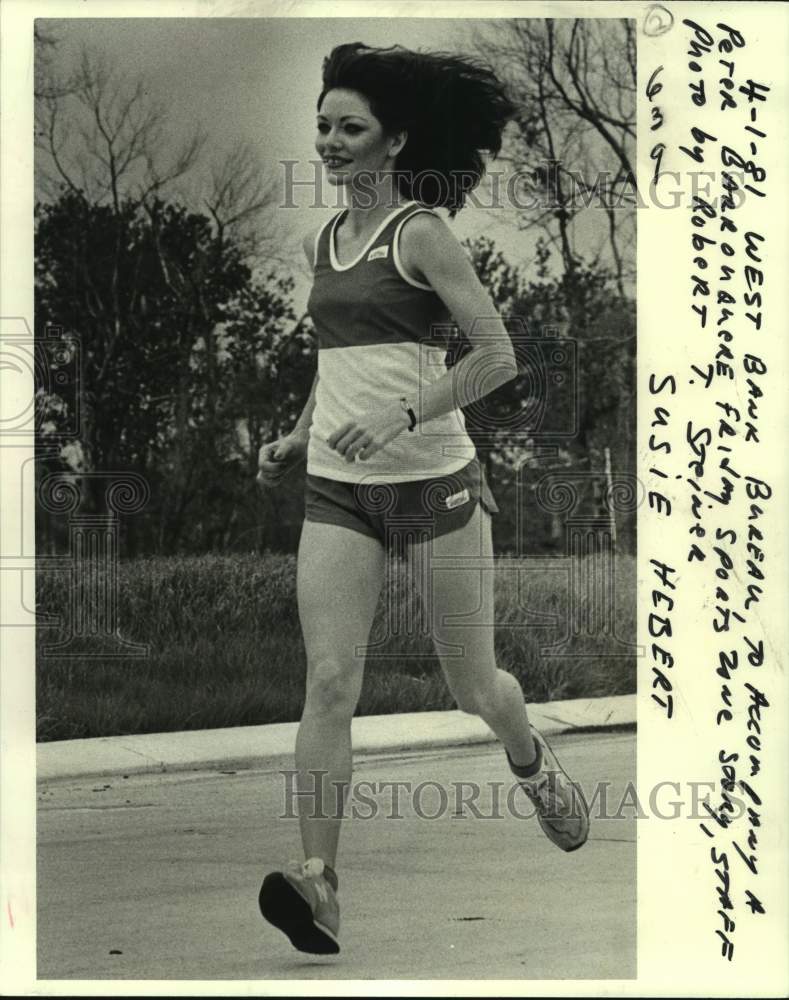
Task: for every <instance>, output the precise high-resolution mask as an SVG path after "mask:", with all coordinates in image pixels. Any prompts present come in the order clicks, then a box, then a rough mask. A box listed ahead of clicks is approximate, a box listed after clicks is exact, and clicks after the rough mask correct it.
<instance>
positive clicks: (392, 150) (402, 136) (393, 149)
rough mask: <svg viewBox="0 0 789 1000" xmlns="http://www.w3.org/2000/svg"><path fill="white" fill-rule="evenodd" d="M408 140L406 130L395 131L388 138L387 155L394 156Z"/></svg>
mask: <svg viewBox="0 0 789 1000" xmlns="http://www.w3.org/2000/svg"><path fill="white" fill-rule="evenodd" d="M407 141H408V132H406V131H405V129H403V131H401V132H395V134H394V135H393V136H392V137H391V138H390V140H389V155H390V156H391V157H395V156H397V155H398V153H400V152H402V150H403V147H404V146H405V144H406V142H407Z"/></svg>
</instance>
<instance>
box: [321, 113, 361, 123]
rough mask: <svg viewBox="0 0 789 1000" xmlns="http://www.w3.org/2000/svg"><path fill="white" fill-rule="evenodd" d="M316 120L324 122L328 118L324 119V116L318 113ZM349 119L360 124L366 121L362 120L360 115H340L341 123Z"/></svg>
mask: <svg viewBox="0 0 789 1000" xmlns="http://www.w3.org/2000/svg"><path fill="white" fill-rule="evenodd" d="M318 118H322V119H323V120H324V121H328V118H327V117H326V115H324V114H322V113H320V112H319V113H318ZM349 118H358V119H359V121H362V122H364V121H367V119H366V118H364V117H363V116H362V115H340V121H341V122H344V121H347V120H348V119H349Z"/></svg>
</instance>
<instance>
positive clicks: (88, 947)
mask: <svg viewBox="0 0 789 1000" xmlns="http://www.w3.org/2000/svg"><path fill="white" fill-rule="evenodd" d="M551 742H552V744H553V746H554V748H555V749H556V750H557V753H558V754H559V756H560V759H561V760H562V763H563V764H564V765H565V767H566V768H567V770H568V771H569V772H570V773H571V774H572V775H573V776H574V777H575V778H576V779H577V780H580V781H581V783H582V785H583V786H584V790H585V792H586V793H587V797H588V798H591V797H592V794H593V786H594V783H595V781H605V782H608V783H610V787H609V791H608V801H609V803H610V802H611V801H613V800H615V799H616V797H617V796H620V795H621V794H622V792H623V790H624V787H625V785H626V784H627V782H629V781H635V735H634V734H633V733H608V734H598V735H594V734H592V735H575V736H568V737H555V738H554V739H553V740H552V741H551ZM354 779H355V781H356V782H372V783H379V782H386V781H390V782H391V781H403V782H411V783H412V786H411V788H412V790H411V791H409V790H408V789H407V788H405V789H401V790H400V791H399V792H395V791H393V790H392V789H391V788H382V787H381V786H380V785H376V784H374V785H373V787H372V788H371V787H370V786H365V785H360V786H359V787H358V788H357V791H356V795H355V799H354V801H355V802H356V803H357V816H356V818H353V819H350V820H349V821H347V822H346V824H345V828H344V830H343V836H342V840H341V845H340V857H339V860H338V866H337V867H338V874H339V877H340V895H339V898H340V903H341V908H342V924H341V928H340V941H341V944H342V952H341V954H340V955H339V956H336V957H331V958H320V957H311V956H306V955H302V954H300V953H299V952H296V951H294V950H293V949H292V948H291V946H290V944H289V942H288V940H287V938H285V937H284V935H282V934H281V933H280V932H279V931H277V930H276V929H274V928H273V927H271V926H269V925H268V924H267V923H265V921H263V919H262V918H261V916H260V914H259V912H258V909H257V893H258V889H259V886H260V882H261V880H262V878H263V876H264V875H265V874H266V872H268V871H270V870H271V869H273V868H277V867H279V866H281V865H282V864H283V863H284V862H286V861H287V860H288V859H290V858H299V854H300V847H299V839H298V821H297V820H296V819H293V818H290V819H288V818H281V816H282V813H283V812H284V811H285V810H286V808H287V795H286V789H285V780H284V779H283V776H282V775H281V774H280V773H278V772H276V771H274V772H264V771H239V772H230V773H217V772H213V773H200V774H194V773H193V774H174V775H160V776H139V777H130V778H128V779H123V778H122V777H117V778H108V779H102V780H99V781H96V782H91V781H61V782H49V783H46V784H43V785H41V786H39V813H38V838H39V850H38V859H39V860H38V977H39V979H44V980H47V979H71V978H80V979H105V978H109V979H183V980H189V979H217V980H222V979H230V980H238V979H243V980H269V979H271V980H298V979H557V978H561V979H607V978H614V979H628V978H632V977H634V976H635V961H636V845H635V839H636V830H635V820H634V819H633V818H632V810H624V812H623V815H622V816H621V817H620V818H597V819H596V820H593V825H592V832H591V837H590V840H589V842H588V843H587V844H586V845H585V846H584V847H583V848H582V849H581V850H580V851H577V852H575V853H573V854H564V853H563V852H562V851H560V850H559V849H558V848H556V847H554V846H553V844H551V843H550V842H549V841H548V840H547V838H546V837H545V836H544V835H543V833H542V832H541V830H540V828H539V826H538V824H537V821H536V819H534V818H533V817H530V816H528V815H526V814H528V812H529V808H530V807H529V804H528V802H527V800H526V799H525V798H522V797H521V795H520V792H519V791H518V796H517V798H515V799H512V800H511V801H512V803H513V804H514V806H515V808H516V809H517V810H518V811H519V812H522V814H523V815H524V817H525V818H519V817H518V816H517V815H513V813H512V812H511V811H510V810H509V808H508V804H507V803H508V791H509V788H510V781H511V779H510V776H509V772H508V770H507V768H506V763H505V762H504V761H503V754H502V751H501V750H500V749H499V748H498V747H496V746H483V747H474V748H468V749H454V750H452V749H442V750H440V751H433V752H421V753H417V754H411V755H400V756H397V757H392V756H388V757H377V758H368V759H365V760H360V761H357V765H356V771H355V775H354ZM426 781H427V782H438V783H440V785H441V788H442V789H443V790H440V789H439V788H437V787H436V786H435V785H425V786H423V788H422V789H421V790H420V791H419V792H418V793H417V792H416V791H415V787H416V786H417V785H419V783H420V782H426ZM462 781H466V782H476V783H477V787H478V796H477V798H476V799H475V800H474V803H473V804H474V806H475V807H476V812H477V815H474V814H473V813H474V812H475V809H474V808H472V807H470V806H469V805H466V806H462V805H461V806H460V808H458V795H459V783H460V782H462ZM497 782H498V783H501V785H500V787H499V791H498V793H497V792H496V789H495V783H497ZM491 783H494V785H492V784H491ZM475 791H476V790H475V789H474V788H473V787H472V786H467V788H466V789H465V796H466V799H467V801H468V799H470V798H471V796H472V795H474V794H475ZM497 795H498V799H497V798H496V796H497ZM365 800H366V804H365ZM497 803H498V804H497ZM613 811H614V810H611V809H610V807H609V812H613ZM370 813H375V815H373V816H370ZM420 813H421V814H422V815H421V816H420ZM436 813H439V814H440V815H438V817H437V818H433V819H430V818H427V817H429V816H433V815H435V814H436ZM395 815H398V816H400V817H402V818H394V816H395Z"/></svg>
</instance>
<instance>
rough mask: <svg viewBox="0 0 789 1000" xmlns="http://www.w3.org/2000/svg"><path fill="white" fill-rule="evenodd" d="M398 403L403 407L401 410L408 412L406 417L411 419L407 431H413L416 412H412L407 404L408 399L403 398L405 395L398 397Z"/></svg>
mask: <svg viewBox="0 0 789 1000" xmlns="http://www.w3.org/2000/svg"><path fill="white" fill-rule="evenodd" d="M400 405H401V406H402V408H403V412H404V413H407V414H408V419H409V420H410V421H411V423H410V424H409V425H408V429H409V431H413V429H414V428H415V427H416V414H415V413H414V411H413V409H412V408H411V407H410V406H409V405H408V400H407V399H406V398H405V396H401V397H400Z"/></svg>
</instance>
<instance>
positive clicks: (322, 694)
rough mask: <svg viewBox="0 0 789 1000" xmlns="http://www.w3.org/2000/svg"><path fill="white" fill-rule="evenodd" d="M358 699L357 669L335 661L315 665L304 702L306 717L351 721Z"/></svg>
mask: <svg viewBox="0 0 789 1000" xmlns="http://www.w3.org/2000/svg"><path fill="white" fill-rule="evenodd" d="M358 700H359V674H358V670H357V669H354V668H352V667H350V666H345V665H344V664H342V663H339V662H337V661H332V660H326V661H323V662H322V663H319V664H316V665H315V666H314V668H313V669H312V671H311V677H310V680H309V682H308V684H307V696H306V699H305V702H304V714H305V715H334V716H347V717H348V718H350V717H351V716H352V715H353V713H354V711H355V710H356V703H357V701H358Z"/></svg>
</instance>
